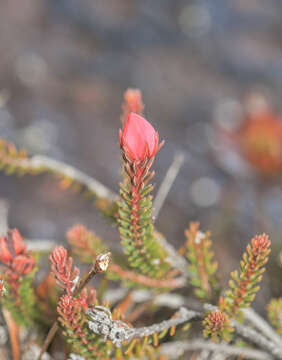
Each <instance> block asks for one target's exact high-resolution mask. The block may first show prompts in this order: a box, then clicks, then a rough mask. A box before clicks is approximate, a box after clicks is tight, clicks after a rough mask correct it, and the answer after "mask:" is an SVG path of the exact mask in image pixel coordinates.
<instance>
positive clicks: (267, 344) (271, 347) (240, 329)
mask: <svg viewBox="0 0 282 360" xmlns="http://www.w3.org/2000/svg"><path fill="white" fill-rule="evenodd" d="M231 325H232V326H233V327H234V329H235V331H236V332H237V333H238V334H239V335H240V336H242V337H243V338H244V339H246V340H248V341H249V342H251V343H253V344H256V345H257V346H258V347H260V348H261V349H264V350H267V351H269V352H270V353H271V354H272V355H273V356H274V357H276V358H277V359H282V350H281V347H278V346H277V345H276V344H275V343H273V342H272V341H270V340H269V339H267V338H265V337H264V336H263V335H262V334H260V333H258V332H257V331H256V330H254V329H252V328H250V327H247V326H245V325H242V324H239V323H238V322H237V321H235V320H231Z"/></svg>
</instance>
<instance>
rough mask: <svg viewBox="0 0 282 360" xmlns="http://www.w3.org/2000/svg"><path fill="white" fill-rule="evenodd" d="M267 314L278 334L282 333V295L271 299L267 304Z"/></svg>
mask: <svg viewBox="0 0 282 360" xmlns="http://www.w3.org/2000/svg"><path fill="white" fill-rule="evenodd" d="M267 315H268V318H269V321H270V322H271V324H272V325H273V326H274V327H275V328H276V329H277V332H278V334H281V335H282V297H281V298H279V299H272V300H271V301H270V303H269V304H268V305H267Z"/></svg>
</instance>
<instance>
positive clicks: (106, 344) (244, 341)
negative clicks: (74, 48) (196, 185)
mask: <svg viewBox="0 0 282 360" xmlns="http://www.w3.org/2000/svg"><path fill="white" fill-rule="evenodd" d="M122 109H123V113H122V115H121V121H122V125H123V126H122V129H121V130H120V133H119V140H120V149H121V176H122V182H121V184H120V192H119V196H117V195H115V194H113V193H112V192H111V191H110V190H108V189H107V188H105V187H104V186H103V185H102V184H100V183H99V182H98V181H97V180H95V179H91V178H90V177H89V176H87V175H85V174H83V173H82V172H80V171H78V170H76V169H74V168H71V167H70V166H68V165H65V164H62V163H58V162H56V161H54V160H52V159H49V158H43V157H36V156H35V157H28V156H26V155H25V154H24V153H23V152H22V151H17V150H16V148H15V147H14V146H13V145H10V144H7V143H5V142H4V141H3V142H1V147H0V164H1V166H2V168H3V169H4V170H5V171H6V172H7V173H8V174H10V173H13V172H15V173H19V174H23V173H29V174H38V173H42V172H51V173H54V174H55V175H57V176H59V178H60V181H61V184H62V185H63V187H71V188H73V189H74V190H80V191H83V192H86V193H88V194H90V195H91V197H94V199H95V202H94V205H95V207H96V208H97V209H99V210H100V211H101V213H102V214H103V215H104V216H105V217H106V218H107V219H109V220H110V222H111V224H114V225H115V226H117V228H118V230H119V235H120V241H121V245H122V248H123V252H118V251H116V252H112V254H111V253H109V249H108V247H107V245H106V244H105V242H104V240H103V239H101V238H100V237H99V236H98V235H97V234H96V233H95V232H94V231H92V230H89V229H87V228H86V227H85V226H84V225H80V224H78V225H74V226H73V227H72V228H71V229H69V230H68V231H67V232H66V240H67V243H68V245H69V251H68V250H67V249H66V248H65V247H64V246H62V245H60V246H56V247H55V248H54V249H53V250H52V251H51V254H50V256H49V260H50V263H49V265H50V266H49V270H48V271H47V275H46V277H45V278H44V279H43V280H42V275H41V276H37V275H38V274H39V269H40V268H41V265H42V261H43V253H41V252H40V251H37V252H31V251H28V250H27V247H26V245H25V243H24V241H23V238H22V236H21V235H20V233H19V231H18V230H16V229H15V230H8V231H7V233H6V234H5V235H4V236H2V237H1V238H0V263H1V280H0V301H1V309H2V313H3V316H4V318H5V320H6V323H7V326H8V330H9V334H10V340H11V341H10V344H11V347H12V350H11V354H12V355H11V356H12V358H13V360H19V359H20V351H19V349H22V351H24V350H23V349H24V345H23V344H22V343H21V337H20V336H19V334H20V332H21V331H24V329H25V331H27V332H28V333H30V334H31V336H30V337H29V338H28V339H29V340H26V342H28V344H29V347H33V348H34V346H35V348H36V349H37V355H36V358H37V360H40V359H43V358H44V357H45V358H46V357H48V358H50V359H58V360H59V359H70V360H75V359H76V360H77V359H79V360H82V359H84V360H94V359H101V360H103V359H104V360H107V359H120V360H121V359H160V360H166V359H180V358H182V355H183V354H185V353H187V354H189V355H191V356H193V357H191V358H193V359H203V358H204V354H206V353H208V357H205V358H209V359H214V357H213V355H217V354H220V355H221V358H222V359H229V358H236V359H237V358H238V356H241V357H240V358H241V359H243V358H246V359H247V358H248V359H273V360H274V359H282V338H281V337H280V334H281V333H282V330H281V329H282V321H281V319H282V302H281V299H272V300H271V301H270V303H269V305H268V306H267V311H268V316H269V321H270V324H272V325H273V327H274V328H272V326H271V325H270V324H269V323H268V322H267V321H266V320H265V319H263V318H262V317H260V316H259V315H258V314H256V313H255V312H254V311H253V310H249V311H247V310H246V308H248V307H250V306H251V304H252V302H253V300H254V298H255V296H256V294H257V292H258V290H259V287H258V283H259V282H260V281H261V280H262V277H263V273H264V271H265V266H266V264H267V261H268V256H269V254H270V245H271V243H270V240H269V239H268V236H267V235H265V234H262V235H257V236H255V237H254V238H253V239H252V240H251V242H250V244H249V245H248V246H247V249H246V252H245V253H244V254H243V257H242V260H241V262H240V268H239V270H235V271H234V272H232V273H231V280H230V281H229V288H228V289H227V290H226V291H225V290H224V288H222V287H221V282H220V280H219V279H220V277H219V275H220V274H219V269H218V263H217V261H216V256H215V254H214V251H213V250H212V240H211V235H210V233H208V232H206V233H204V232H202V231H200V229H199V224H198V223H190V225H189V227H188V229H187V230H185V236H186V239H187V240H186V243H185V244H184V246H183V247H182V248H181V249H179V250H178V251H177V250H176V249H174V247H173V246H172V245H171V244H169V243H168V241H167V240H166V238H165V236H164V235H162V234H161V233H160V232H159V231H158V230H157V229H156V228H155V225H154V217H153V197H152V195H151V193H152V190H153V186H152V184H151V180H152V178H153V176H154V171H152V165H153V161H154V158H155V156H156V155H157V153H158V152H159V150H160V149H161V147H162V146H163V144H164V143H163V142H159V135H158V133H157V131H156V130H155V129H154V127H153V126H152V125H151V124H150V123H149V122H148V121H147V120H146V119H145V118H144V117H143V116H142V115H143V109H144V104H143V101H142V96H141V92H140V91H139V90H138V89H128V90H127V91H126V93H125V97H124V104H123V106H122ZM70 169H71V171H70ZM74 259H75V261H80V265H83V266H82V267H78V266H75V265H74ZM86 267H87V270H86V271H85V273H82V272H81V270H80V268H84V269H85V268H86ZM93 279H94V281H95V283H93V282H92V280H93ZM113 282H114V283H115V287H112V286H111V284H112V283H113ZM94 284H95V286H94ZM191 289H193V292H194V301H193V302H192V304H191V294H192V291H191ZM164 310H166V311H164ZM165 314H169V315H168V316H165ZM30 339H32V340H30ZM213 342H214V343H215V344H214V343H213Z"/></svg>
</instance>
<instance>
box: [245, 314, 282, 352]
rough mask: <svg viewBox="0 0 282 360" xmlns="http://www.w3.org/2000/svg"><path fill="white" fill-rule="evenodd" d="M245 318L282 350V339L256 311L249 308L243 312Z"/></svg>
mask: <svg viewBox="0 0 282 360" xmlns="http://www.w3.org/2000/svg"><path fill="white" fill-rule="evenodd" d="M242 311H243V313H244V315H245V318H246V319H247V320H249V322H250V323H252V324H253V325H254V326H255V327H256V328H257V329H258V330H259V331H261V332H262V333H263V335H265V336H266V337H267V338H268V339H270V340H271V341H273V342H274V343H275V344H276V345H277V346H279V347H280V348H281V349H282V337H281V336H280V335H278V334H277V333H276V332H275V330H274V329H273V328H272V327H271V326H270V325H269V324H268V323H267V322H266V321H265V320H264V319H263V318H262V317H261V316H260V315H259V314H258V313H257V312H255V310H254V309H252V308H248V309H243V310H242Z"/></svg>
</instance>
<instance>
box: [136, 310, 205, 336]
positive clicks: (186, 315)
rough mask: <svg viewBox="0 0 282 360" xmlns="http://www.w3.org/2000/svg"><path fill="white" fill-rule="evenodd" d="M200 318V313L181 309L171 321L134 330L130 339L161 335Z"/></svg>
mask: <svg viewBox="0 0 282 360" xmlns="http://www.w3.org/2000/svg"><path fill="white" fill-rule="evenodd" d="M200 318H201V314H200V313H198V312H196V311H192V310H188V309H186V308H184V307H181V308H180V309H179V311H178V312H177V313H176V314H175V316H174V317H173V318H171V319H169V320H164V321H162V322H160V323H158V324H154V325H151V326H145V327H142V328H136V329H133V332H132V334H131V337H130V339H132V338H134V337H140V338H142V337H145V336H150V335H153V334H154V333H160V332H162V331H163V330H165V329H169V328H170V327H172V326H176V325H179V324H183V323H186V322H187V321H191V320H197V319H200Z"/></svg>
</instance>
